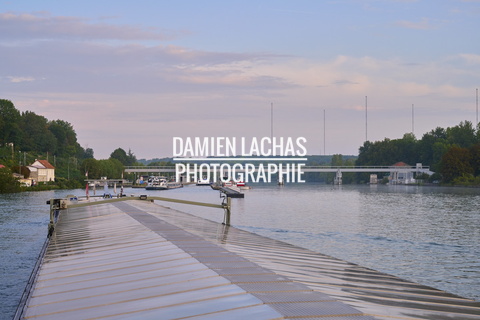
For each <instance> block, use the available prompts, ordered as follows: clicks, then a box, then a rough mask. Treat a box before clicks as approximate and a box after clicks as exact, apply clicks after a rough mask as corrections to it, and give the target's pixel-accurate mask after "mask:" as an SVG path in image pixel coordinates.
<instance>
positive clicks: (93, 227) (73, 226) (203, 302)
mask: <svg viewBox="0 0 480 320" xmlns="http://www.w3.org/2000/svg"><path fill="white" fill-rule="evenodd" d="M24 318H26V319H214V320H215V319H339V320H340V319H345V320H347V319H348V320H354V319H358V320H366V319H480V303H478V302H474V301H471V300H468V299H464V298H461V297H458V296H454V295H451V294H448V293H445V292H442V291H439V290H436V289H433V288H429V287H425V286H422V285H418V284H415V283H411V282H408V281H405V280H402V279H399V278H396V277H393V276H390V275H387V274H382V273H378V272H376V271H373V270H370V269H366V268H363V267H360V266H357V265H354V264H351V263H347V262H344V261H341V260H338V259H334V258H331V257H328V256H325V255H322V254H318V253H315V252H312V251H309V250H306V249H303V248H299V247H296V246H293V245H289V244H286V243H284V242H280V241H276V240H272V239H269V238H265V237H262V236H258V235H255V234H252V233H249V232H245V231H242V230H238V229H235V228H233V227H226V226H223V225H221V224H218V223H215V222H211V221H208V220H204V219H201V218H198V217H194V216H191V215H189V214H185V213H181V212H178V211H175V210H171V209H168V208H164V207H162V206H159V205H157V204H154V203H151V202H147V201H139V200H136V201H133V200H132V201H128V202H115V203H109V204H99V205H95V206H90V207H84V208H72V209H68V210H66V211H63V212H62V215H61V219H60V222H59V224H58V226H57V228H56V231H55V233H54V234H53V236H52V239H51V241H50V245H49V247H48V249H47V253H46V255H45V258H44V261H43V264H42V266H41V269H40V272H39V276H38V279H37V282H36V285H35V287H34V290H33V292H32V294H31V297H30V299H29V301H28V308H27V309H26V312H25V314H24Z"/></svg>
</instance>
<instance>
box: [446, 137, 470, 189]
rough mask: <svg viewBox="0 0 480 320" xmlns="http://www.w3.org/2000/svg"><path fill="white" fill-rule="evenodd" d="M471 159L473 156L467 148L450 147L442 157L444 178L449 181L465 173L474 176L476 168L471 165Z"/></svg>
mask: <svg viewBox="0 0 480 320" xmlns="http://www.w3.org/2000/svg"><path fill="white" fill-rule="evenodd" d="M471 159H472V156H471V154H470V151H469V150H468V149H467V148H460V147H457V146H453V147H451V148H450V149H448V151H447V152H445V154H444V155H443V157H442V162H441V167H440V172H441V174H442V176H443V180H444V181H445V182H447V183H449V182H453V180H454V179H456V178H459V177H462V176H465V175H470V176H473V173H474V170H473V168H472V166H471Z"/></svg>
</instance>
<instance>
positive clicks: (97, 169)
mask: <svg viewBox="0 0 480 320" xmlns="http://www.w3.org/2000/svg"><path fill="white" fill-rule="evenodd" d="M81 168H82V170H83V172H85V173H88V178H89V179H100V178H101V177H108V178H112V179H116V178H121V177H122V173H123V169H124V166H123V164H122V163H121V162H120V161H119V160H117V159H112V158H110V159H108V160H96V159H85V160H83V162H82V165H81Z"/></svg>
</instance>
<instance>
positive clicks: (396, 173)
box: [125, 163, 434, 184]
mask: <svg viewBox="0 0 480 320" xmlns="http://www.w3.org/2000/svg"><path fill="white" fill-rule="evenodd" d="M191 165H193V164H191ZM197 165H199V164H197ZM259 169H260V165H257V166H255V168H254V169H253V171H258V170H259ZM299 169H300V168H299V167H298V164H296V166H293V167H292V168H291V171H292V172H296V171H297V170H299ZM215 170H216V171H217V172H222V173H223V172H224V171H225V170H223V169H222V168H221V167H218V168H216V169H215ZM301 171H302V172H304V173H310V172H327V173H335V184H341V183H342V174H343V173H346V172H363V173H371V174H372V173H390V175H391V177H392V180H393V181H399V180H401V179H404V178H403V177H405V176H408V175H413V173H416V174H422V173H425V174H427V175H432V174H433V173H434V172H433V171H430V167H428V166H422V164H421V163H417V165H416V166H302V167H301ZM125 172H126V173H145V174H160V173H175V172H176V169H175V166H127V167H125ZM235 172H238V173H243V172H245V168H243V166H242V167H241V168H238V169H236V170H235Z"/></svg>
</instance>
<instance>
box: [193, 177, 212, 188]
mask: <svg viewBox="0 0 480 320" xmlns="http://www.w3.org/2000/svg"><path fill="white" fill-rule="evenodd" d="M211 184H212V182H211V181H209V180H208V179H207V177H203V179H200V180H198V181H197V183H196V185H197V186H209V185H211Z"/></svg>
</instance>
